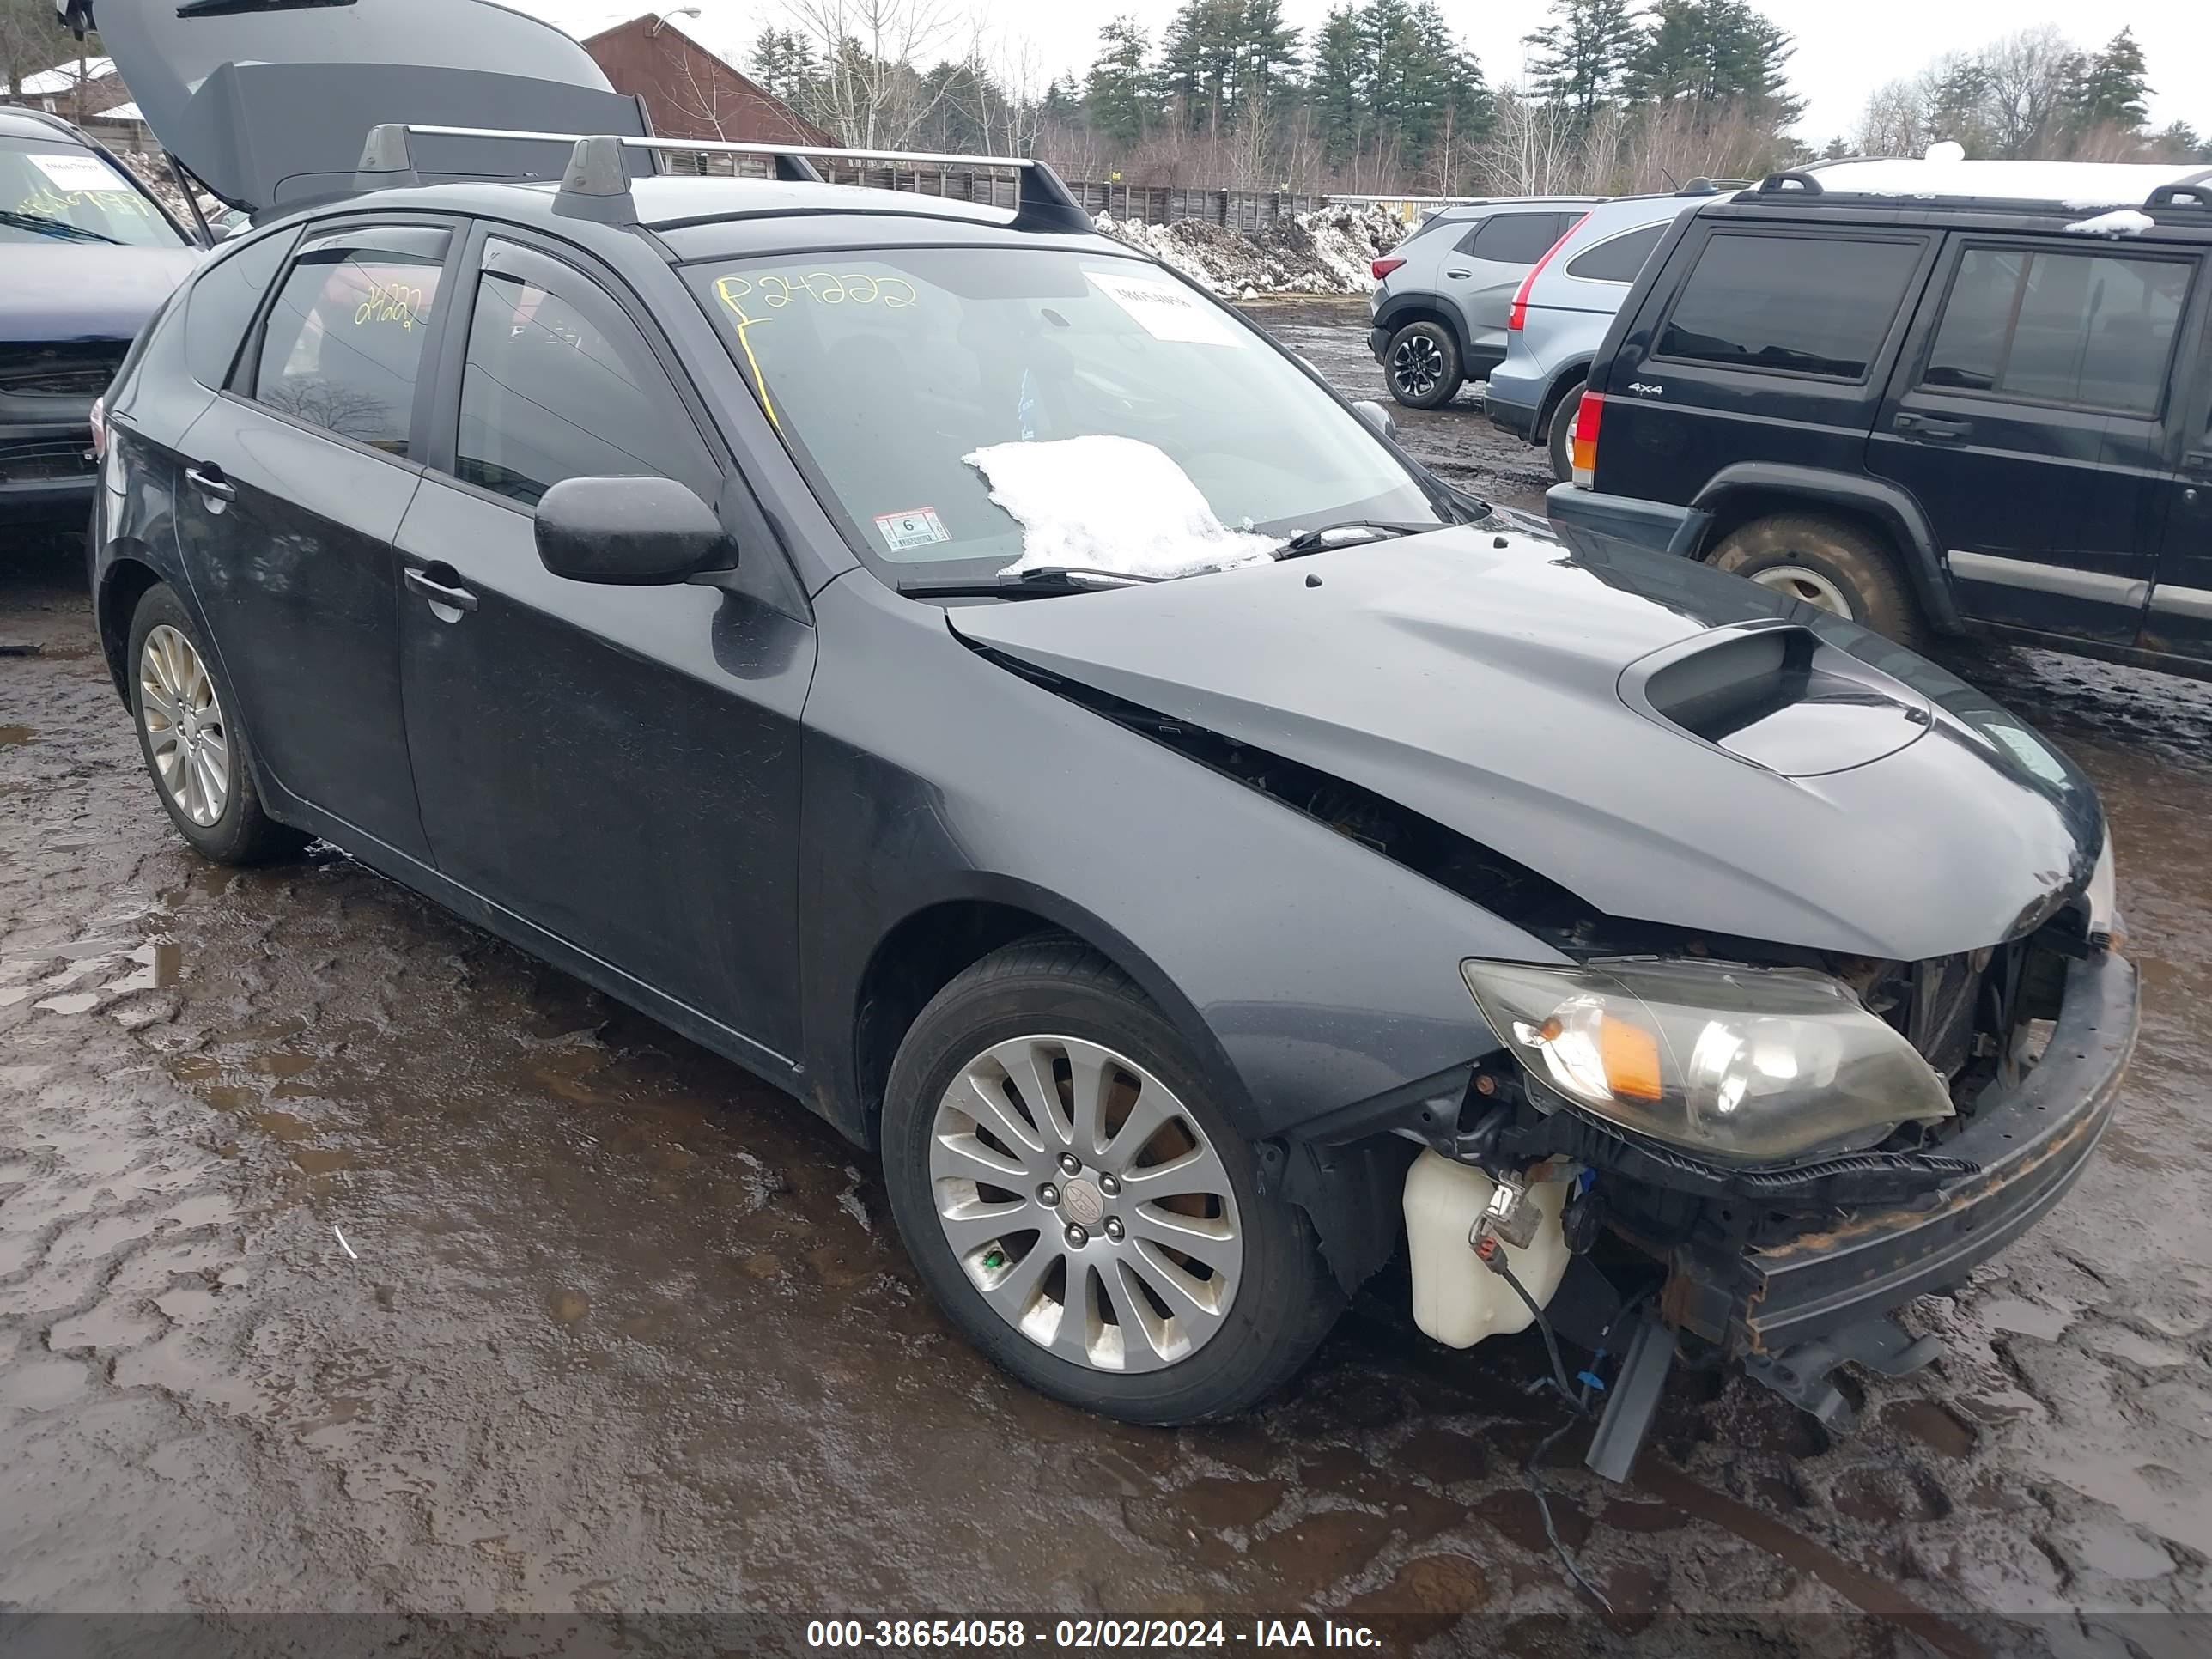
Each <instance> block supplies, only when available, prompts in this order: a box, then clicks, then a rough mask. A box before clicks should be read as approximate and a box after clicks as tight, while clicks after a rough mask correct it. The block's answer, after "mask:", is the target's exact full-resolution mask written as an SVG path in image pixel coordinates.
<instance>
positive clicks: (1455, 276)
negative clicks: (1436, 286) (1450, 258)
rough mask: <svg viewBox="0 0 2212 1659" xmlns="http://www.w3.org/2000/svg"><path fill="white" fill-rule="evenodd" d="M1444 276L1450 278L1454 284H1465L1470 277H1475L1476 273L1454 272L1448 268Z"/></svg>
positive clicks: (1468, 271) (1466, 271)
mask: <svg viewBox="0 0 2212 1659" xmlns="http://www.w3.org/2000/svg"><path fill="white" fill-rule="evenodd" d="M1444 275H1445V276H1449V277H1450V278H1451V279H1452V280H1453V281H1454V282H1463V281H1465V280H1466V279H1467V278H1468V277H1469V276H1474V272H1473V271H1471V270H1451V269H1450V268H1449V267H1446V269H1445V270H1444Z"/></svg>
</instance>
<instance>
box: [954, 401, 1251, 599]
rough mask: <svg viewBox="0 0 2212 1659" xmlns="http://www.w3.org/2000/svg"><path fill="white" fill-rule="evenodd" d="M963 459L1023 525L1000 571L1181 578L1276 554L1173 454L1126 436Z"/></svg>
mask: <svg viewBox="0 0 2212 1659" xmlns="http://www.w3.org/2000/svg"><path fill="white" fill-rule="evenodd" d="M961 459H963V460H964V461H966V462H967V463H968V464H969V465H970V466H972V467H974V468H975V469H976V471H979V472H981V474H982V475H983V477H984V479H985V480H986V482H987V483H989V485H990V487H991V499H992V500H993V501H995V502H997V503H998V504H999V505H1000V507H1004V508H1005V509H1006V512H1007V513H1009V514H1011V515H1012V518H1013V519H1014V520H1015V522H1016V523H1018V524H1019V525H1020V526H1021V527H1022V551H1021V556H1020V557H1019V558H1018V559H1016V560H1015V561H1014V562H1012V564H1010V565H1008V566H1007V567H1006V574H1013V573H1018V572H1020V571H1024V570H1034V569H1036V568H1037V567H1039V566H1040V565H1084V566H1088V567H1090V568H1093V569H1098V570H1119V571H1126V572H1127V574H1130V575H1133V576H1188V575H1190V574H1194V573H1195V572H1197V571H1200V570H1222V569H1226V568H1229V567H1230V566H1231V565H1239V564H1259V563H1263V562H1266V561H1267V560H1268V559H1271V558H1273V556H1274V552H1275V542H1274V540H1273V538H1270V537H1267V536H1255V535H1253V534H1252V533H1251V532H1249V531H1247V530H1231V528H1230V527H1229V526H1226V525H1225V524H1223V523H1222V522H1221V520H1219V519H1218V518H1216V517H1215V516H1214V513H1213V509H1212V507H1209V506H1208V505H1206V497H1205V495H1202V494H1201V493H1200V490H1199V488H1198V486H1197V485H1196V484H1194V483H1192V482H1191V479H1190V475H1189V474H1188V473H1187V472H1185V471H1183V470H1182V467H1180V466H1178V465H1176V461H1175V459H1174V457H1172V456H1170V455H1169V454H1168V453H1166V452H1165V451H1164V450H1162V449H1160V448H1158V447H1156V446H1154V445H1152V444H1148V443H1144V442H1141V441H1139V440H1137V439H1134V438H1115V437H1108V436H1105V435H1094V436H1091V437H1083V438H1059V439H1054V440H1052V441H1048V442H1042V443H1036V442H1029V443H1009V444H993V445H991V446H990V447H987V448H985V449H978V450H975V451H973V452H972V453H969V454H967V455H964V456H963V457H962V458H961Z"/></svg>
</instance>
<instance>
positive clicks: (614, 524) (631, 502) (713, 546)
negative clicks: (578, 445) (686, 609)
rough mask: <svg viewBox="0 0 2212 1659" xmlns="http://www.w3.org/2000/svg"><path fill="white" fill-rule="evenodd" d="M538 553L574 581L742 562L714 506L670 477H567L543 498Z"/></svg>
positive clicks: (646, 583) (670, 578)
mask: <svg viewBox="0 0 2212 1659" xmlns="http://www.w3.org/2000/svg"><path fill="white" fill-rule="evenodd" d="M538 561H539V562H541V563H542V564H544V567H545V568H547V569H548V570H550V571H551V572H552V573H553V574H555V575H556V576H566V577H567V578H568V580H570V581H576V582H608V583H612V584H615V585H617V586H626V587H650V586H658V585H663V584H666V583H670V582H680V581H682V580H684V579H685V578H686V577H690V576H696V575H698V574H700V573H701V572H702V571H708V570H726V569H728V568H730V567H731V566H732V565H733V564H735V563H736V562H738V554H737V549H736V548H735V547H734V546H732V544H731V541H730V538H729V536H728V534H727V533H726V532H725V531H724V530H723V528H722V523H721V520H719V519H717V518H716V517H715V516H714V508H712V507H708V505H707V503H706V502H704V501H701V500H700V499H699V497H698V496H697V495H696V494H694V493H693V492H692V490H691V489H690V487H689V486H688V485H685V484H680V483H677V481H676V480H675V479H673V478H564V479H563V480H562V481H561V482H560V483H556V484H555V485H554V486H553V488H552V489H549V490H547V491H546V492H545V499H544V500H543V501H539V502H538Z"/></svg>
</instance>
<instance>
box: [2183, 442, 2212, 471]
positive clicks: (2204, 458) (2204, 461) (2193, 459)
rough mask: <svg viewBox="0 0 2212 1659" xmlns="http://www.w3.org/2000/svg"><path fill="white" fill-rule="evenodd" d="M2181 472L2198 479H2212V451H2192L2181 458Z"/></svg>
mask: <svg viewBox="0 0 2212 1659" xmlns="http://www.w3.org/2000/svg"><path fill="white" fill-rule="evenodd" d="M2181 470H2182V471H2184V472H2187V473H2190V474H2191V475H2192V476H2194V477H2199V478H2212V449H2192V450H2191V451H2190V452H2189V453H2187V454H2186V455H2184V456H2183V457H2182V458H2181Z"/></svg>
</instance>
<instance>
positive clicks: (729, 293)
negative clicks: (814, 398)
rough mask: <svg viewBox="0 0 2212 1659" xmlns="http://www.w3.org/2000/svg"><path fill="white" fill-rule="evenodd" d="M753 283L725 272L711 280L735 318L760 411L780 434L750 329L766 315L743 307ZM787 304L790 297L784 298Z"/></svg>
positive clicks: (766, 378) (740, 343)
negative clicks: (720, 276) (716, 281)
mask: <svg viewBox="0 0 2212 1659" xmlns="http://www.w3.org/2000/svg"><path fill="white" fill-rule="evenodd" d="M752 291H753V285H752V284H751V283H749V282H747V281H746V280H745V279H744V277H742V276H725V277H723V278H722V279H721V280H720V282H718V283H715V284H714V296H715V298H717V299H719V300H720V301H721V302H722V303H723V305H724V306H726V307H728V309H729V313H730V315H731V316H732V317H734V318H736V319H738V346H739V347H740V348H741V349H743V350H744V354H745V362H746V364H747V366H748V367H750V368H751V370H752V372H753V391H754V392H755V393H756V394H757V396H758V397H759V398H760V406H761V409H762V411H763V413H764V414H766V415H767V416H768V423H769V425H770V426H772V427H774V428H775V430H776V435H777V436H779V437H781V435H783V422H781V421H780V420H778V419H777V418H776V416H775V398H771V397H769V395H768V377H767V376H766V375H764V374H762V373H761V366H760V359H759V358H757V357H756V356H753V343H752V331H753V330H755V329H757V328H758V327H759V326H760V325H762V324H763V323H764V322H766V321H768V320H769V319H767V318H765V317H755V316H752V315H751V314H750V313H748V312H747V311H746V310H745V307H744V301H745V299H746V297H747V296H748V295H750V294H751V293H752ZM785 303H786V304H788V303H789V301H786V302H785Z"/></svg>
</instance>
